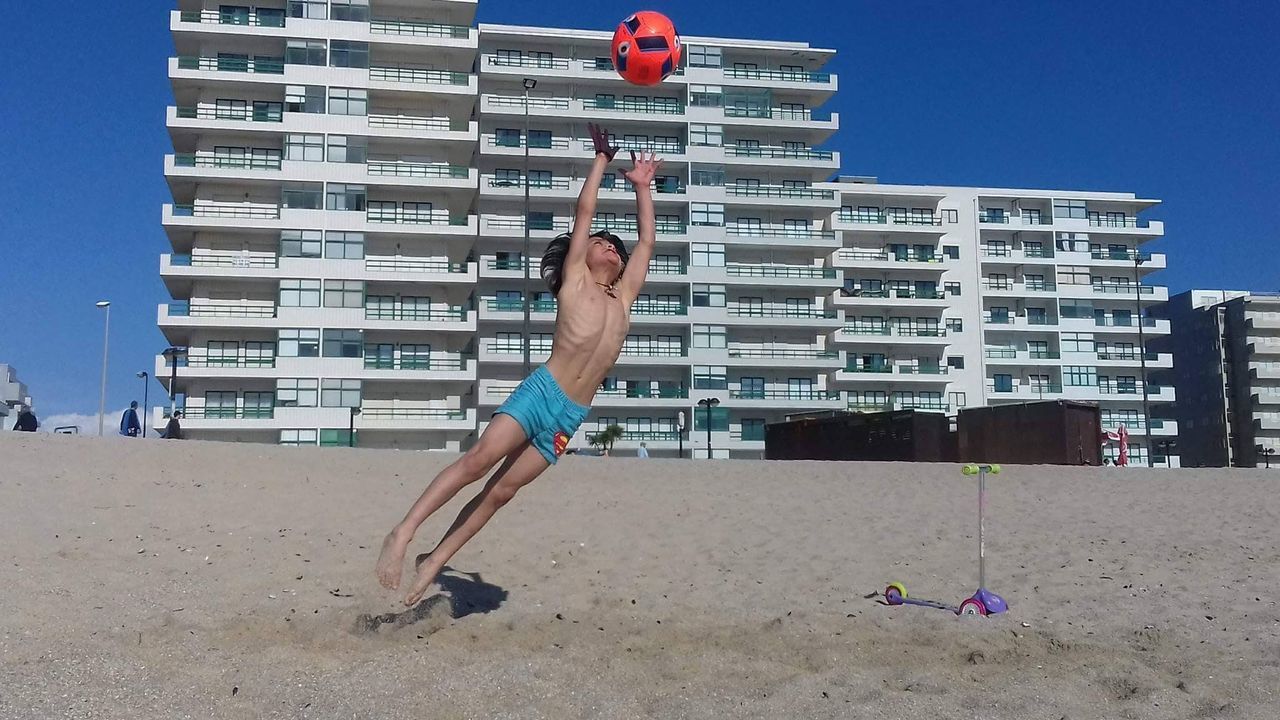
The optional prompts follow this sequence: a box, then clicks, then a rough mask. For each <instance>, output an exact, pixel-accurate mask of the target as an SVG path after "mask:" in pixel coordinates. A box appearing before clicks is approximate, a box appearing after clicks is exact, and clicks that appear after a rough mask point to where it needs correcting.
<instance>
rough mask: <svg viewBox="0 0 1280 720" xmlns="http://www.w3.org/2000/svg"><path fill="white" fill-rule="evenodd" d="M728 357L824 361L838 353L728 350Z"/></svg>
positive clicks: (809, 350)
mask: <svg viewBox="0 0 1280 720" xmlns="http://www.w3.org/2000/svg"><path fill="white" fill-rule="evenodd" d="M729 357H731V358H748V359H753V358H756V359H759V358H765V359H768V358H773V359H786V358H796V359H802V360H825V359H827V358H838V357H840V353H839V352H837V351H835V350H822V349H818V348H813V349H808V348H729Z"/></svg>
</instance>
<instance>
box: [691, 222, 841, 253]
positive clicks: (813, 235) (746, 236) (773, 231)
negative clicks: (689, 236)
mask: <svg viewBox="0 0 1280 720" xmlns="http://www.w3.org/2000/svg"><path fill="white" fill-rule="evenodd" d="M695 227H709V226H695ZM724 233H725V235H727V236H728V237H730V238H733V239H734V242H735V243H741V244H749V245H768V246H776V245H778V244H779V243H778V242H777V241H778V240H785V241H787V242H786V244H787V245H790V246H794V247H830V248H837V247H839V246H840V240H839V238H837V237H836V233H835V231H833V230H816V229H812V228H803V227H786V226H774V225H763V226H762V225H747V224H734V225H728V226H725V227H724Z"/></svg>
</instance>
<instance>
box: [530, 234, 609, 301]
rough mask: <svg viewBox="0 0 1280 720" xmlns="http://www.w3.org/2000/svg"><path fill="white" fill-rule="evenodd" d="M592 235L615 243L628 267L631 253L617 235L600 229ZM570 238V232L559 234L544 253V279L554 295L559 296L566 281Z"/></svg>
mask: <svg viewBox="0 0 1280 720" xmlns="http://www.w3.org/2000/svg"><path fill="white" fill-rule="evenodd" d="M591 237H593V238H601V239H604V240H608V241H609V242H611V243H613V247H614V249H615V250H617V251H618V257H620V258H622V267H623V269H624V270H625V269H626V267H627V262H628V261H629V260H630V259H631V255H630V253H628V252H627V248H626V246H625V245H623V244H622V240H621V239H620V238H619V237H618V236H617V235H614V234H613V233H611V232H609V231H608V230H598V231H596V232H593V233H591ZM569 240H570V238H569V233H564V234H561V235H558V236H556V238H555V239H554V240H552V241H551V242H550V243H549V244H548V245H547V250H546V252H544V253H542V279H543V281H545V282H546V283H547V287H549V288H551V294H552V295H556V296H559V295H560V286H561V285H562V284H563V283H564V259H565V258H566V257H568V255H569Z"/></svg>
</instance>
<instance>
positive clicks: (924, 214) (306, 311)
mask: <svg viewBox="0 0 1280 720" xmlns="http://www.w3.org/2000/svg"><path fill="white" fill-rule="evenodd" d="M269 5H270V6H269V7H246V8H231V7H228V6H226V5H215V4H212V3H207V4H202V3H201V2H197V1H195V0H184V1H183V2H182V3H180V9H179V11H177V12H175V13H173V17H172V22H171V28H172V31H173V35H174V42H175V45H176V47H177V49H178V54H179V56H180V57H178V58H175V59H174V60H173V61H172V62H171V65H170V76H171V78H172V82H173V86H174V96H175V101H176V107H174V108H170V110H169V127H170V130H171V133H172V135H173V141H174V150H175V155H173V156H171V157H170V158H168V160H167V164H166V173H167V176H168V178H169V181H170V185H171V187H172V189H173V195H174V204H173V205H171V206H166V208H165V212H164V222H165V227H166V229H167V231H168V234H169V237H170V239H171V241H172V243H173V246H174V253H173V254H172V255H167V256H165V257H164V258H163V260H162V268H161V272H162V276H163V277H164V278H165V281H166V283H167V284H168V287H169V289H170V291H171V292H172V294H173V297H174V302H173V303H171V304H169V305H168V306H166V307H164V308H161V311H160V325H161V328H162V329H163V330H164V332H165V334H166V337H167V338H168V340H169V342H170V343H172V344H174V345H176V346H183V347H187V348H188V353H187V356H186V358H185V360H184V361H182V362H183V363H184V365H183V366H182V367H180V368H179V372H178V378H179V380H178V390H179V392H180V394H181V395H182V396H183V402H182V405H183V406H184V407H185V408H186V412H187V418H188V419H187V421H186V422H185V423H184V427H185V428H187V429H188V430H189V431H190V432H191V434H192V435H193V436H194V437H205V438H211V439H225V440H242V441H256V442H281V443H289V444H317V443H318V444H338V445H343V444H347V443H348V442H350V441H351V438H350V437H349V436H348V434H347V430H348V428H349V427H354V428H355V429H356V430H357V437H358V443H359V444H360V445H361V446H364V447H398V448H406V449H410V448H412V449H448V450H457V449H460V448H463V447H466V446H467V444H468V443H470V442H472V441H473V440H474V438H475V437H476V436H477V433H478V432H479V431H482V430H483V428H484V427H485V424H486V422H487V421H488V418H489V417H490V416H491V414H492V412H493V410H494V409H495V408H496V407H497V406H498V405H499V404H500V403H501V402H502V401H503V400H504V399H505V398H506V397H507V395H508V394H509V393H510V392H511V390H512V389H513V388H514V387H515V385H516V384H518V382H519V381H520V379H521V378H522V377H523V373H524V351H525V346H524V340H523V337H524V333H523V325H524V318H525V310H526V303H527V304H528V307H527V309H528V311H529V315H530V323H531V326H530V345H529V352H530V360H531V362H532V363H534V364H535V365H536V364H537V363H540V362H543V361H545V359H546V357H547V353H548V352H549V350H550V343H551V332H552V329H553V322H554V318H555V300H554V298H552V297H550V295H549V293H547V292H546V288H545V285H544V284H543V283H542V281H541V279H540V278H538V277H537V261H538V259H539V258H540V257H541V253H542V249H543V248H544V247H545V245H546V243H547V242H548V241H549V240H550V239H551V238H553V237H554V236H555V235H557V234H559V233H561V232H565V231H567V230H568V229H569V223H570V222H571V218H572V214H573V209H574V204H575V199H576V197H577V194H578V191H579V189H580V187H581V183H582V178H583V175H584V174H585V173H586V170H587V168H588V167H589V164H590V160H591V144H590V141H589V139H588V138H587V136H586V123H587V122H588V121H595V122H598V123H600V124H602V125H603V126H604V127H606V128H607V129H608V130H609V131H610V132H611V133H612V134H613V136H614V137H615V138H616V140H617V143H618V144H619V145H620V146H621V147H622V149H623V153H622V155H623V156H624V157H625V155H626V151H627V150H653V151H655V152H657V153H658V154H659V155H660V156H662V157H663V158H664V159H665V160H666V164H665V166H664V169H663V177H661V178H659V180H658V182H656V183H655V186H656V194H655V199H656V204H657V212H658V251H657V255H656V257H655V258H654V261H653V263H652V265H651V268H650V274H649V282H648V284H647V286H646V295H645V296H643V297H642V298H641V299H640V300H639V301H638V302H637V304H636V306H635V308H634V309H633V317H632V329H631V335H630V336H629V337H628V339H627V341H626V345H625V346H624V348H623V353H622V356H621V358H620V361H619V363H618V366H617V369H616V371H615V372H614V373H613V374H612V375H611V376H610V377H609V378H608V379H607V380H606V381H605V384H604V386H603V387H602V389H601V391H600V393H599V394H598V395H597V398H596V401H595V404H594V407H593V410H592V414H591V416H590V417H589V418H588V420H587V422H586V423H585V424H584V426H583V428H582V430H581V431H580V432H579V434H578V436H577V437H575V438H574V440H573V442H572V443H571V446H577V447H583V446H585V445H586V444H587V438H588V436H589V435H590V434H592V433H595V432H597V431H598V430H599V429H601V428H603V427H606V426H608V425H609V424H618V425H620V426H622V427H623V428H624V430H625V431H626V435H625V436H624V438H623V440H622V441H621V442H620V443H618V445H617V446H616V451H617V452H619V453H622V454H626V453H627V452H629V451H631V450H634V448H636V447H637V446H638V445H639V443H641V442H644V443H646V444H647V445H648V447H649V450H650V452H651V453H653V454H655V455H674V454H675V452H676V451H677V448H679V447H680V446H681V444H682V439H681V436H680V433H679V432H678V431H677V423H678V420H677V418H678V417H679V415H680V414H681V413H683V415H684V416H685V418H686V419H687V430H686V433H685V436H684V438H683V445H687V446H688V449H687V450H686V451H687V452H692V453H693V454H694V455H695V456H697V457H706V456H707V424H708V423H709V424H710V431H711V445H712V447H713V448H714V452H713V455H714V456H715V457H729V456H735V457H737V456H742V457H758V456H759V455H760V453H761V452H762V450H763V437H764V435H763V432H764V425H765V424H766V423H770V422H775V421H778V420H782V419H783V418H784V417H786V416H787V415H789V414H794V413H798V412H805V411H812V410H839V409H846V408H854V409H867V410H870V409H883V408H887V407H918V408H921V409H925V410H931V411H952V412H953V411H954V410H956V409H958V408H959V407H962V406H968V405H981V404H985V403H991V402H1005V401H1018V400H1026V399H1034V398H1038V397H1045V398H1049V397H1069V398H1081V399H1090V400H1098V401H1100V402H1102V403H1103V407H1104V413H1105V414H1107V415H1108V420H1109V421H1114V422H1124V423H1126V424H1127V425H1128V427H1129V428H1130V430H1131V431H1133V430H1134V429H1135V428H1136V425H1135V423H1137V422H1140V418H1141V416H1142V414H1141V412H1140V408H1141V395H1140V394H1139V391H1140V388H1141V387H1142V384H1141V380H1140V377H1139V375H1140V373H1139V372H1138V370H1137V369H1136V367H1137V366H1136V365H1135V363H1137V362H1138V360H1139V358H1141V357H1142V354H1141V353H1139V352H1138V351H1137V350H1136V349H1135V348H1136V347H1137V339H1136V332H1137V327H1138V326H1137V322H1138V321H1137V320H1136V319H1135V318H1136V311H1137V304H1138V303H1139V302H1141V303H1143V304H1144V306H1145V305H1146V304H1147V303H1154V302H1157V301H1159V300H1160V299H1162V298H1163V293H1164V291H1163V289H1162V288H1154V287H1151V286H1143V287H1142V288H1140V289H1139V288H1137V286H1136V285H1134V284H1131V281H1134V280H1136V279H1137V278H1138V277H1141V276H1145V275H1146V274H1148V273H1150V272H1153V271H1155V270H1158V269H1160V268H1161V267H1163V263H1164V258H1163V257H1161V256H1154V257H1150V258H1148V256H1146V255H1139V254H1138V246H1139V245H1140V244H1141V243H1142V242H1144V241H1146V240H1150V239H1153V238H1155V237H1158V236H1159V235H1160V234H1161V233H1162V228H1161V227H1160V224H1159V223H1158V222H1151V223H1147V222H1145V221H1139V220H1137V215H1138V213H1139V212H1140V211H1141V210H1143V209H1145V208H1146V207H1149V206H1150V205H1152V204H1154V203H1153V202H1152V201H1144V200H1140V199H1137V198H1136V197H1135V196H1132V195H1122V194H1114V193H1079V192H1048V191H1012V190H985V189H972V188H940V187H915V186H890V185H879V184H874V183H872V182H866V181H862V182H853V181H847V182H844V181H842V182H830V178H832V177H833V176H835V175H836V173H837V172H838V170H839V167H840V157H839V155H838V153H833V152H830V151H826V150H823V149H821V148H822V146H823V144H824V143H825V142H826V141H827V140H828V139H829V138H830V137H831V136H832V135H833V134H834V133H835V132H836V131H837V129H838V127H839V118H838V116H836V115H834V114H831V113H825V112H823V111H822V110H821V109H820V108H821V106H822V105H823V104H824V103H825V102H826V101H827V100H829V99H830V98H831V97H832V96H833V94H834V93H835V92H836V90H837V87H838V83H837V79H836V78H835V77H834V76H832V75H830V74H827V73H824V72H823V71H822V67H823V65H824V64H825V63H826V62H827V61H828V60H829V59H830V58H831V57H832V56H833V54H834V53H833V51H830V50H822V49H816V48H811V47H809V46H808V45H807V44H805V43H785V42H766V41H754V40H751V41H747V40H728V39H719V38H697V37H685V38H684V43H685V63H684V65H685V66H684V67H683V68H682V69H681V71H680V72H679V73H678V74H677V75H675V76H673V77H672V78H670V79H669V80H668V81H667V82H665V83H663V84H662V85H660V86H658V87H655V88H638V87H635V86H631V85H628V84H627V83H625V82H623V81H622V80H621V79H620V78H618V77H617V75H616V74H615V73H614V72H613V70H612V68H611V66H610V62H609V59H608V55H609V40H610V37H611V36H610V34H609V33H605V32H586V31H575V30H557V29H548V28H535V27H511V26H497V25H481V26H480V27H479V28H473V27H471V23H472V19H473V13H474V9H475V3H474V2H470V3H468V2H457V1H444V0H439V1H436V2H408V0H401V2H399V3H397V2H395V1H394V0H393V1H390V2H383V1H382V0H369V1H368V2H365V3H357V2H342V3H339V2H332V3H329V4H328V6H326V3H324V2H288V3H282V2H276V3H274V4H269ZM272 8H278V9H274V10H273V9H272ZM526 88H530V89H528V90H526ZM526 92H527V93H528V101H527V103H526V100H525V93H526ZM526 153H527V156H528V160H527V163H528V165H527V169H526ZM608 183H609V184H607V185H606V186H605V187H604V188H603V190H602V191H601V194H600V202H599V207H598V214H597V218H596V223H595V227H596V229H608V230H610V231H612V232H614V233H616V234H618V235H620V236H621V237H622V238H623V240H624V241H625V242H627V243H628V244H631V243H633V242H634V241H635V230H636V226H635V206H634V195H633V194H632V193H631V192H630V189H629V188H627V187H625V185H626V183H625V181H624V180H623V179H622V178H621V177H620V176H611V177H610V179H609V181H608ZM526 192H527V194H528V198H529V199H528V203H529V204H528V208H527V209H526V205H525V202H526V200H525V198H526ZM526 232H527V233H528V235H529V236H530V243H531V251H530V253H529V255H528V256H526V255H525V254H524V247H525V235H526ZM1135 257H1142V258H1143V259H1144V263H1143V264H1142V265H1140V266H1138V267H1137V269H1136V273H1135V266H1134V262H1133V259H1134V258H1135ZM1144 330H1145V331H1147V332H1148V333H1150V334H1159V333H1161V332H1164V333H1167V332H1168V327H1167V323H1166V324H1165V325H1164V326H1163V328H1162V327H1161V326H1159V324H1158V323H1156V324H1152V323H1151V322H1149V321H1148V322H1146V324H1145V326H1144ZM1149 360H1150V362H1151V363H1159V362H1161V359H1160V358H1151V359H1149ZM1149 367H1150V365H1149ZM157 376H158V377H167V376H168V369H167V363H166V361H165V360H164V359H163V358H158V359H157ZM1147 390H1148V394H1149V396H1150V401H1151V402H1152V403H1163V402H1167V401H1168V400H1170V399H1171V394H1170V393H1168V392H1167V391H1166V390H1161V389H1159V388H1152V387H1148V388H1147ZM700 401H704V402H703V403H702V404H700ZM709 401H714V402H715V403H716V404H715V405H714V406H712V407H708V406H707V403H708V402H709ZM154 420H155V422H156V423H157V424H159V423H161V422H162V421H163V419H162V417H160V416H159V415H157V417H156V418H155V419H154ZM1160 430H1163V431H1166V432H1167V426H1166V427H1165V428H1160Z"/></svg>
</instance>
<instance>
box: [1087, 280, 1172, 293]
mask: <svg viewBox="0 0 1280 720" xmlns="http://www.w3.org/2000/svg"><path fill="white" fill-rule="evenodd" d="M1089 287H1091V288H1093V291H1094V292H1096V293H1102V294H1107V295H1130V294H1135V293H1136V294H1139V295H1152V294H1154V293H1155V291H1156V288H1155V286H1154V285H1131V284H1129V283H1094V284H1093V285H1090V286H1089Z"/></svg>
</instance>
